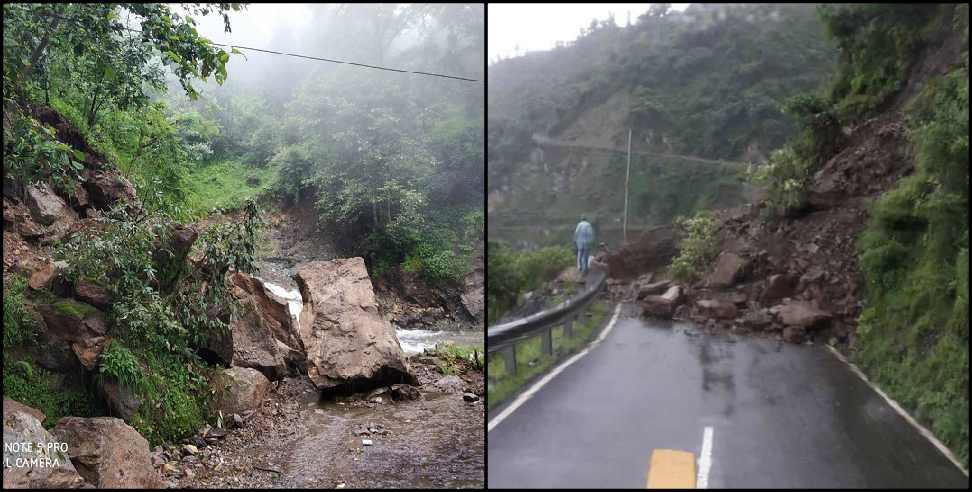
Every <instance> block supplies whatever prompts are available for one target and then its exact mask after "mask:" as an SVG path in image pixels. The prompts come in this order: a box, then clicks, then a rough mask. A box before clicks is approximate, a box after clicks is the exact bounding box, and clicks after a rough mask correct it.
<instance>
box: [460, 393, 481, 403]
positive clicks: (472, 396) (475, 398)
mask: <svg viewBox="0 0 972 492" xmlns="http://www.w3.org/2000/svg"><path fill="white" fill-rule="evenodd" d="M462 399H463V400H466V401H470V402H472V401H479V396H477V395H475V394H473V393H463V394H462Z"/></svg>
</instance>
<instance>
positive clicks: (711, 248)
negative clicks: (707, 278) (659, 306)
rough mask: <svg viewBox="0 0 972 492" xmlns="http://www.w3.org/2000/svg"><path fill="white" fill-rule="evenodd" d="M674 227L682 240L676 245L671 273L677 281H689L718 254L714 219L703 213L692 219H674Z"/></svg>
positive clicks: (703, 269)
mask: <svg viewBox="0 0 972 492" xmlns="http://www.w3.org/2000/svg"><path fill="white" fill-rule="evenodd" d="M675 226H676V227H677V228H678V229H679V230H680V232H681V234H682V238H681V239H680V240H679V243H678V250H679V253H678V256H676V257H675V259H673V260H672V266H671V272H672V275H673V276H674V277H675V278H676V279H678V280H681V281H691V280H694V279H696V278H697V277H698V276H699V275H701V273H702V272H703V271H705V270H706V269H707V268H708V266H709V264H710V263H711V262H712V260H713V259H714V258H715V256H716V254H718V253H719V245H718V243H716V238H715V232H716V224H715V218H713V217H712V215H711V214H709V213H708V212H704V211H703V212H699V213H698V214H696V215H695V216H694V217H690V218H683V217H679V218H676V219H675Z"/></svg>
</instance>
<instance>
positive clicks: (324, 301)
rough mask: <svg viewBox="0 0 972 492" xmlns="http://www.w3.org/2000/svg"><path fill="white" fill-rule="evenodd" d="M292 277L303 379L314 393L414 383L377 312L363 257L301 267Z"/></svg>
mask: <svg viewBox="0 0 972 492" xmlns="http://www.w3.org/2000/svg"><path fill="white" fill-rule="evenodd" d="M296 279H297V284H298V286H299V287H300V291H301V295H302V297H303V300H304V308H303V310H302V311H301V314H300V327H299V330H300V331H299V333H300V339H301V341H302V342H303V344H304V348H305V349H306V351H307V352H306V353H307V375H308V377H310V379H311V381H313V382H314V384H315V385H317V387H318V388H319V389H331V388H335V387H338V386H342V385H349V384H350V383H351V382H353V381H371V382H372V384H374V383H378V384H381V383H385V384H388V383H391V384H398V383H408V382H413V381H414V379H415V377H414V375H412V374H411V371H410V370H409V367H408V362H407V360H406V357H405V354H404V353H403V352H402V349H401V346H400V345H399V343H398V338H397V336H396V335H395V329H394V327H392V325H391V324H390V323H389V322H388V321H386V320H385V319H384V318H382V316H381V315H380V313H379V312H378V306H377V304H376V302H375V295H374V291H373V289H372V285H371V279H370V278H369V277H368V271H367V270H366V269H365V264H364V259H362V258H360V257H357V258H348V259H341V260H332V261H313V262H309V263H305V264H303V265H300V266H299V267H298V270H297V275H296ZM325 340H326V341H327V343H325Z"/></svg>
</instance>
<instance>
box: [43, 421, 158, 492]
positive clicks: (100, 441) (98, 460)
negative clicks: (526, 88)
mask: <svg viewBox="0 0 972 492" xmlns="http://www.w3.org/2000/svg"><path fill="white" fill-rule="evenodd" d="M52 434H53V435H54V436H55V437H57V438H58V439H59V440H60V441H61V442H64V443H66V444H67V446H68V451H67V453H68V455H69V456H70V457H71V461H72V462H73V463H74V466H75V468H77V470H78V473H80V474H81V476H82V477H84V479H85V480H87V481H88V482H91V484H92V485H94V486H95V487H98V488H144V489H158V488H162V479H161V478H160V477H159V474H158V473H157V472H156V471H155V468H154V467H153V466H152V460H151V455H150V451H149V444H148V441H146V440H145V438H144V437H142V436H141V435H140V434H139V433H138V431H136V430H135V429H133V428H132V427H130V426H129V425H128V424H126V423H125V422H123V421H122V420H121V419H116V418H112V417H96V418H90V419H88V418H81V417H64V418H63V419H61V420H59V421H58V422H57V425H56V426H54V430H53V431H52Z"/></svg>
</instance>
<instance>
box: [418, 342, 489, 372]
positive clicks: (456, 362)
mask: <svg viewBox="0 0 972 492" xmlns="http://www.w3.org/2000/svg"><path fill="white" fill-rule="evenodd" d="M426 353H427V354H428V355H431V356H433V357H436V358H438V359H439V362H437V363H436V365H437V366H438V368H439V372H441V373H442V374H445V375H447V376H448V375H453V374H454V375H460V374H465V373H466V372H468V371H471V370H473V371H482V370H483V363H484V360H485V359H484V357H485V355H484V354H483V349H482V347H474V346H469V345H458V344H455V343H451V342H443V343H438V344H436V345H435V348H434V349H432V350H426Z"/></svg>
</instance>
